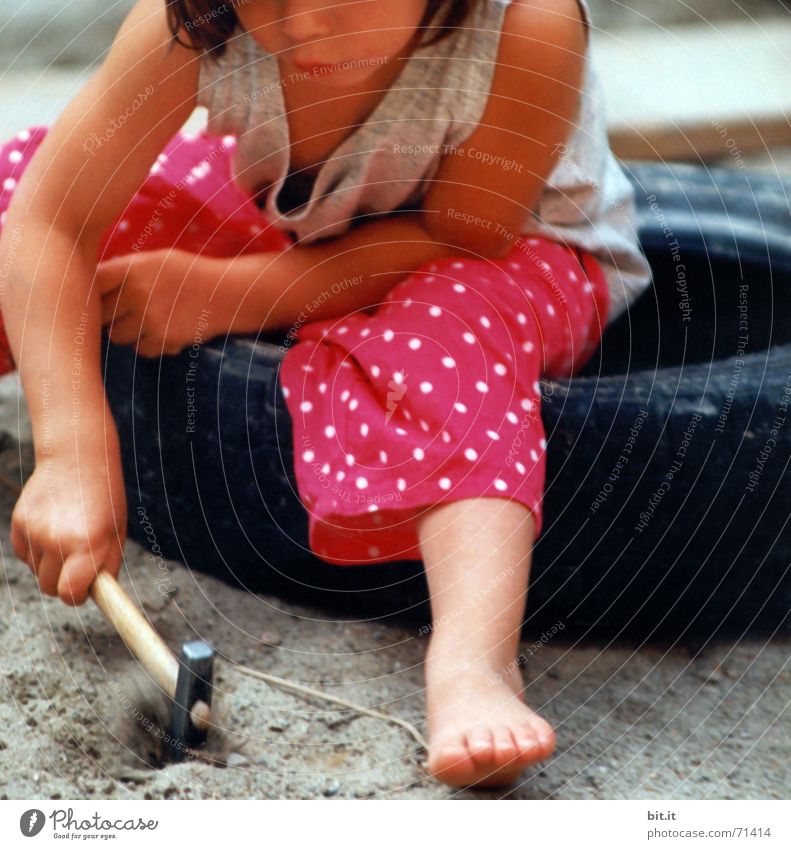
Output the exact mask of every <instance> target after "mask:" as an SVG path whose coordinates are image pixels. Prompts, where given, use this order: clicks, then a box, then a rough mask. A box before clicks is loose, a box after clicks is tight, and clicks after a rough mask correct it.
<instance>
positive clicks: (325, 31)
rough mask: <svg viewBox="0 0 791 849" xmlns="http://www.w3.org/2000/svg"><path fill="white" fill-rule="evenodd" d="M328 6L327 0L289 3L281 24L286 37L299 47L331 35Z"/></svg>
mask: <svg viewBox="0 0 791 849" xmlns="http://www.w3.org/2000/svg"><path fill="white" fill-rule="evenodd" d="M326 8H327V0H318V2H316V0H311V2H300V3H290V4H288V6H287V7H286V11H285V13H284V15H283V21H282V24H281V28H282V31H283V34H284V35H285V37H286V39H287V40H288V41H289V42H290V43H291V44H292V45H293V46H294V47H298V46H299V45H301V44H310V43H311V42H313V41H316V40H317V39H320V38H324V37H326V36H328V35H330V32H331V29H330V27H329V24H328V21H327V12H326Z"/></svg>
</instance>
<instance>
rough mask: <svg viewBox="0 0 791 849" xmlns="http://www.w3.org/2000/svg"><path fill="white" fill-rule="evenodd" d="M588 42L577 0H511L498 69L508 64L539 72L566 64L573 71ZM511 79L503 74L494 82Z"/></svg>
mask: <svg viewBox="0 0 791 849" xmlns="http://www.w3.org/2000/svg"><path fill="white" fill-rule="evenodd" d="M587 41H588V33H587V27H586V23H585V18H584V16H583V12H582V9H581V7H580V3H579V2H578V0H512V2H511V3H510V4H509V6H508V8H507V9H506V11H505V15H504V17H503V28H502V32H501V36H500V49H499V51H498V54H497V64H498V70H499V69H500V67H505V68H513V69H514V70H519V69H521V70H523V71H532V72H534V73H540V72H541V71H542V69H544V70H546V71H553V70H557V69H558V68H559V67H562V66H563V65H564V64H566V65H568V67H569V69H570V70H571V73H572V74H573V73H574V70H575V68H576V67H577V66H578V65H579V63H580V58H581V57H582V56H584V54H585V51H586V48H587ZM511 79H512V77H511V76H509V75H507V74H501V75H500V79H499V80H498V79H497V77H495V80H494V82H495V84H496V83H500V82H501V83H505V84H507V83H508V82H509V81H510V80H511Z"/></svg>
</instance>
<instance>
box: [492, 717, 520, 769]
mask: <svg viewBox="0 0 791 849" xmlns="http://www.w3.org/2000/svg"><path fill="white" fill-rule="evenodd" d="M492 737H493V738H494V751H495V761H496V762H497V764H498V765H500V766H507V765H508V764H512V763H513V762H514V760H515V759H516V757H517V755H518V754H519V749H518V748H517V745H516V742H515V741H514V736H513V734H512V733H511V729H510V728H509V727H508V726H503V727H501V728H495V729H494V730H493V732H492Z"/></svg>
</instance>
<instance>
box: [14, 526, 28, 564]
mask: <svg viewBox="0 0 791 849" xmlns="http://www.w3.org/2000/svg"><path fill="white" fill-rule="evenodd" d="M11 547H12V548H13V549H14V554H15V555H16V556H17V557H18V558H19V559H20V560H21V561H22V562H23V563H28V560H29V558H30V542H29V541H28V536H27V534H26V533H25V531H24V528H23V526H22V522H20V521H19V520H18V519H17V520H14V519H12V521H11ZM28 565H30V564H29V563H28Z"/></svg>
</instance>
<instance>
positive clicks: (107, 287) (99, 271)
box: [94, 256, 130, 295]
mask: <svg viewBox="0 0 791 849" xmlns="http://www.w3.org/2000/svg"><path fill="white" fill-rule="evenodd" d="M129 264H130V260H129V258H128V257H126V256H120V257H113V258H112V259H106V260H104V261H102V262H100V263H99V264H98V265H97V266H96V275H95V277H94V280H95V282H96V286H97V288H98V289H99V292H100V294H102V295H104V294H106V293H107V292H111V291H112V290H113V289H118V288H120V287H121V286H122V285H123V282H124V279H125V278H126V275H127V273H128V271H129Z"/></svg>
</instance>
